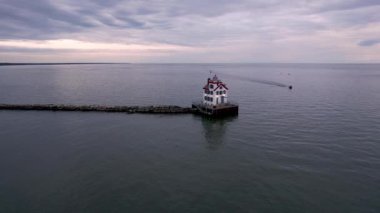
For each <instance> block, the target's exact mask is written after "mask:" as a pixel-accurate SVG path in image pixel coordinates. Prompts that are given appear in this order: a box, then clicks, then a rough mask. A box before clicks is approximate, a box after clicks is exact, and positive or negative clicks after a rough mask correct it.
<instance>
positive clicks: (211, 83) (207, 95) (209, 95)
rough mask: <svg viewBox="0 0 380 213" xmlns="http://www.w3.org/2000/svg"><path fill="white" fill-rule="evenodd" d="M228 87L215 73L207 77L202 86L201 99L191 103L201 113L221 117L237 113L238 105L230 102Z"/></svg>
mask: <svg viewBox="0 0 380 213" xmlns="http://www.w3.org/2000/svg"><path fill="white" fill-rule="evenodd" d="M228 90H229V89H228V87H227V85H226V84H225V83H224V82H223V81H221V80H220V79H219V78H218V76H217V75H214V76H213V77H212V78H208V79H207V83H206V85H205V86H204V87H203V93H202V101H201V102H197V103H193V105H192V107H193V108H197V109H198V112H199V113H200V114H202V115H206V116H212V117H221V116H225V115H237V114H238V111H239V106H238V105H237V104H235V103H231V102H230V101H229V97H228Z"/></svg>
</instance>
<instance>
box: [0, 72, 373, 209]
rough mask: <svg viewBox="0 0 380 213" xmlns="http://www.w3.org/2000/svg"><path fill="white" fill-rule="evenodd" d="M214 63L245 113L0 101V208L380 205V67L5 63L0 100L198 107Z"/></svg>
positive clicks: (280, 207) (371, 206)
mask: <svg viewBox="0 0 380 213" xmlns="http://www.w3.org/2000/svg"><path fill="white" fill-rule="evenodd" d="M209 70H214V71H215V72H216V73H217V74H218V75H219V77H220V78H221V79H222V80H224V81H225V82H226V83H227V85H228V87H229V88H230V94H229V96H230V99H231V100H234V101H236V102H238V103H239V104H240V112H239V115H238V116H237V117H231V118H226V119H220V120H210V119H206V118H202V117H199V116H195V115H143V114H124V113H96V112H38V111H0V212H7V213H9V212H302V213H304V212H345V213H346V212H379V211H380V65H378V64H372V65H368V64H367V65H360V64H351V65H347V64H346V65H345V64H335V65H334V64H324V65H323V64H109V65H52V66H0V103H9V104H10V103H25V104H37V103H59V104H107V105H161V104H165V105H179V106H190V105H191V102H192V101H194V100H198V99H200V98H201V94H202V90H201V89H202V87H203V86H204V84H205V82H206V78H207V77H209ZM255 80H268V81H274V82H280V83H284V84H287V85H293V87H294V88H293V90H289V89H287V88H286V87H279V86H274V85H268V84H263V83H258V82H255Z"/></svg>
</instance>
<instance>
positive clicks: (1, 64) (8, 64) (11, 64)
mask: <svg viewBox="0 0 380 213" xmlns="http://www.w3.org/2000/svg"><path fill="white" fill-rule="evenodd" d="M86 64H129V63H0V66H23V65H86Z"/></svg>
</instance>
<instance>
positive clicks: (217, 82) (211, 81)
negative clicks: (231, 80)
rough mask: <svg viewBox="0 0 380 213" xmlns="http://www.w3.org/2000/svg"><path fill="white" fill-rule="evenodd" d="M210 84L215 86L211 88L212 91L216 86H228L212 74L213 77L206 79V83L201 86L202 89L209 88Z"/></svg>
mask: <svg viewBox="0 0 380 213" xmlns="http://www.w3.org/2000/svg"><path fill="white" fill-rule="evenodd" d="M210 84H212V85H215V87H214V88H213V89H214V91H215V90H217V89H218V88H225V89H226V90H228V87H227V86H226V84H225V83H223V82H222V81H221V80H219V78H218V76H216V75H214V77H213V78H212V79H210V78H209V79H207V84H206V85H205V86H204V87H203V89H204V90H206V91H207V90H209V88H210Z"/></svg>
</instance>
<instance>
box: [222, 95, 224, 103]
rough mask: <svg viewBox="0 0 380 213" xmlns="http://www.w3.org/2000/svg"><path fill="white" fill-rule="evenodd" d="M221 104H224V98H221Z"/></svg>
mask: <svg viewBox="0 0 380 213" xmlns="http://www.w3.org/2000/svg"><path fill="white" fill-rule="evenodd" d="M222 104H224V96H222Z"/></svg>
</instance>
